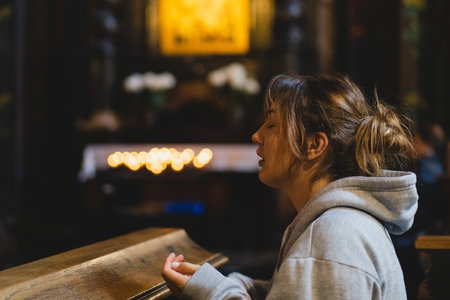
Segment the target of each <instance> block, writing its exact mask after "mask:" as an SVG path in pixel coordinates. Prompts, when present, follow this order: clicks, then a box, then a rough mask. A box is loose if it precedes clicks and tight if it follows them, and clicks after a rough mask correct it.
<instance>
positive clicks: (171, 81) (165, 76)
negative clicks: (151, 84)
mask: <svg viewBox="0 0 450 300" xmlns="http://www.w3.org/2000/svg"><path fill="white" fill-rule="evenodd" d="M159 77H160V80H161V83H162V85H163V87H164V88H165V89H171V88H173V87H175V84H176V83H177V80H176V78H175V76H173V74H172V73H169V72H164V73H161V74H160V75H159Z"/></svg>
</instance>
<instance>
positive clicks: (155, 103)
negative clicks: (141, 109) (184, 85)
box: [123, 72, 177, 110]
mask: <svg viewBox="0 0 450 300" xmlns="http://www.w3.org/2000/svg"><path fill="white" fill-rule="evenodd" d="M176 83H177V80H176V78H175V76H174V75H173V74H172V73H170V72H163V73H160V74H157V73H154V72H146V73H143V74H141V73H133V74H131V75H129V76H127V77H126V78H125V79H124V81H123V88H124V90H125V92H127V93H130V94H138V95H144V98H145V100H146V101H147V102H148V104H149V106H150V108H151V109H155V110H161V109H163V108H164V107H165V104H166V103H165V101H164V93H165V92H166V91H168V90H170V89H172V88H174V87H175V85H176Z"/></svg>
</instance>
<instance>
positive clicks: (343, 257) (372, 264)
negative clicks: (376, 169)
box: [182, 171, 418, 300]
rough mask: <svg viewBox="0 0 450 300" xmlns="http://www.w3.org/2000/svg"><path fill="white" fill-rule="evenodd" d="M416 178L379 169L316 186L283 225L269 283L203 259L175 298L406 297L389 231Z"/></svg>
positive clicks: (410, 202) (403, 211)
mask: <svg viewBox="0 0 450 300" xmlns="http://www.w3.org/2000/svg"><path fill="white" fill-rule="evenodd" d="M417 200H418V196H417V191H416V176H415V174H414V173H410V172H400V171H383V173H382V175H381V176H379V177H362V176H358V177H346V178H342V179H339V180H336V181H334V182H331V183H330V184H328V185H327V186H326V187H324V188H323V189H321V190H320V191H319V192H318V193H317V194H316V195H315V196H314V197H313V198H312V199H310V200H309V201H308V203H306V205H305V206H304V207H303V208H302V209H301V211H300V212H299V213H298V215H297V216H296V217H295V219H294V220H293V221H292V223H291V224H290V225H289V226H288V228H287V229H286V231H285V233H284V236H283V240H282V244H281V249H280V252H279V257H278V261H277V264H276V267H275V271H274V273H273V276H272V279H271V280H270V282H267V281H261V280H254V279H251V278H249V277H247V276H245V275H242V274H239V273H232V274H230V275H228V277H225V276H223V275H222V274H221V273H219V272H218V271H217V270H216V269H214V268H213V267H212V266H211V265H209V264H204V265H202V267H201V268H200V269H199V270H198V271H197V272H196V273H195V274H194V275H193V276H192V278H191V279H190V280H189V281H188V283H187V285H186V287H185V288H184V289H183V292H182V298H183V299H308V300H309V299H321V300H322V299H389V300H390V299H392V300H401V299H406V292H405V284H404V280H403V273H402V270H401V268H400V264H399V262H398V259H397V256H396V253H395V250H394V247H393V245H392V241H391V239H390V235H389V233H392V234H396V235H398V234H402V233H404V232H405V231H407V230H408V229H409V228H410V227H411V225H412V223H413V220H414V214H415V212H416V210H417Z"/></svg>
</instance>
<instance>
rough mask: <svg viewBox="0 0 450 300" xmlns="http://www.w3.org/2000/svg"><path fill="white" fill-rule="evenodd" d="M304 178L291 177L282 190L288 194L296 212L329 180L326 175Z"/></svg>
mask: <svg viewBox="0 0 450 300" xmlns="http://www.w3.org/2000/svg"><path fill="white" fill-rule="evenodd" d="M308 177H309V178H308V179H306V180H305V178H302V179H300V178H299V179H297V180H295V179H293V180H292V182H291V184H289V185H288V186H286V187H284V188H283V190H284V192H286V194H287V195H288V196H289V198H290V199H291V201H292V204H293V205H294V207H295V209H296V210H297V212H299V211H300V210H301V209H302V208H303V207H304V206H305V204H306V203H307V202H308V201H309V200H310V199H311V198H312V197H313V196H314V195H315V194H316V193H317V192H318V191H319V190H321V189H322V188H323V187H325V186H326V185H327V184H329V183H330V182H331V180H330V179H329V178H328V177H325V178H321V179H318V180H315V181H312V177H311V176H308Z"/></svg>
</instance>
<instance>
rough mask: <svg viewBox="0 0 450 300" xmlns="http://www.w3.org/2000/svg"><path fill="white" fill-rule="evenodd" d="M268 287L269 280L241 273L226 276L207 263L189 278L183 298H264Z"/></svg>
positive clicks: (184, 299)
mask: <svg viewBox="0 0 450 300" xmlns="http://www.w3.org/2000/svg"><path fill="white" fill-rule="evenodd" d="M267 287H268V282H266V281H261V280H254V279H251V278H249V277H247V276H244V275H242V274H239V273H231V274H230V275H229V276H228V277H226V276H224V275H222V274H221V273H220V272H219V271H217V270H216V269H215V268H214V267H213V266H211V265H210V264H208V263H205V264H203V265H202V266H201V267H200V269H198V270H197V272H195V273H194V275H193V276H192V277H191V279H189V281H188V283H187V284H186V286H185V287H184V289H183V291H182V293H181V299H183V300H190V299H196V300H197V299H264V298H265V297H264V295H265V292H266V291H267Z"/></svg>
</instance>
